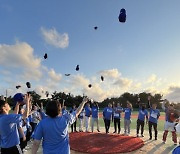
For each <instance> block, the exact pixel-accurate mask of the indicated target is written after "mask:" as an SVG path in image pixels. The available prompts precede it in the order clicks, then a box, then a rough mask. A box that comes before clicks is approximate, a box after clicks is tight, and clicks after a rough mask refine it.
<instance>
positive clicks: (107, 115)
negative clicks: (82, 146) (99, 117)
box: [103, 103, 113, 134]
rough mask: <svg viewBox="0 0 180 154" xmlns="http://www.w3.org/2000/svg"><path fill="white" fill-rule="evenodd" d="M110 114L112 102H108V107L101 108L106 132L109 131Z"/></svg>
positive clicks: (111, 113)
mask: <svg viewBox="0 0 180 154" xmlns="http://www.w3.org/2000/svg"><path fill="white" fill-rule="evenodd" d="M112 115H113V109H112V104H111V103H109V104H108V107H105V108H104V110H103V119H104V124H105V129H106V134H108V133H109V127H110V122H111V119H112Z"/></svg>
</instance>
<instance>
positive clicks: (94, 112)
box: [91, 106, 99, 118]
mask: <svg viewBox="0 0 180 154" xmlns="http://www.w3.org/2000/svg"><path fill="white" fill-rule="evenodd" d="M91 110H92V118H98V112H99V108H98V107H97V106H93V107H92V108H91Z"/></svg>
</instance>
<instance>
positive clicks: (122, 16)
mask: <svg viewBox="0 0 180 154" xmlns="http://www.w3.org/2000/svg"><path fill="white" fill-rule="evenodd" d="M119 22H123V23H124V22H126V10H125V9H124V8H122V9H121V10H120V14H119Z"/></svg>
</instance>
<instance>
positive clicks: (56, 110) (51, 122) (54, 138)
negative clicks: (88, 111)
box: [32, 97, 87, 154]
mask: <svg viewBox="0 0 180 154" xmlns="http://www.w3.org/2000/svg"><path fill="white" fill-rule="evenodd" d="M86 102H87V98H86V97H85V98H84V99H83V101H82V103H81V104H80V105H79V107H78V108H77V110H76V111H73V112H72V113H66V114H64V115H62V116H61V115H60V111H61V105H60V103H59V102H57V101H51V102H48V104H47V106H46V114H47V115H48V117H46V118H44V119H43V120H41V121H40V123H39V124H38V126H37V128H36V131H35V134H34V141H33V146H32V154H37V150H38V148H39V145H40V142H41V140H42V139H43V143H42V147H43V154H70V145H69V136H68V126H69V125H70V124H72V123H73V122H74V121H75V119H76V117H77V116H78V115H79V114H80V112H81V111H82V109H83V107H84V104H85V103H86Z"/></svg>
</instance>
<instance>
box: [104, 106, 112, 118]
mask: <svg viewBox="0 0 180 154" xmlns="http://www.w3.org/2000/svg"><path fill="white" fill-rule="evenodd" d="M112 114H113V109H112V108H111V107H105V108H104V110H103V117H104V119H107V120H111V117H112Z"/></svg>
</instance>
